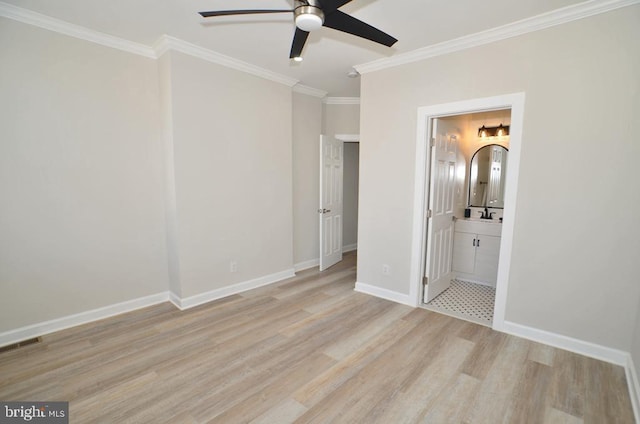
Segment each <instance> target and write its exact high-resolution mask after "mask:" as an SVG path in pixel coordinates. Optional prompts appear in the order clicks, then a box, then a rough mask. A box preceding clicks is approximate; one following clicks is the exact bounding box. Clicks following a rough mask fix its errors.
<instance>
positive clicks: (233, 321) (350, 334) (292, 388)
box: [0, 252, 633, 424]
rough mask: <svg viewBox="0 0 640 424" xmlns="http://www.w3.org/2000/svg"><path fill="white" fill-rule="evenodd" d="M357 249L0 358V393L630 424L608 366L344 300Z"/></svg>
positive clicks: (222, 411) (365, 419)
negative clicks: (263, 282)
mask: <svg viewBox="0 0 640 424" xmlns="http://www.w3.org/2000/svg"><path fill="white" fill-rule="evenodd" d="M356 261H357V255H356V254H355V252H353V253H349V254H346V255H345V257H344V260H343V261H342V262H340V263H338V264H337V265H335V266H334V267H332V268H331V269H329V270H328V271H324V272H319V271H318V269H317V268H316V269H309V270H305V271H303V272H301V273H300V274H299V276H297V277H294V278H290V279H287V280H283V281H280V282H278V283H275V284H272V285H269V286H265V287H261V288H258V289H256V290H251V291H248V292H244V293H241V294H236V295H233V296H229V297H227V298H224V299H219V300H216V301H214V302H209V303H206V304H203V305H199V306H197V307H195V308H191V309H188V310H185V311H180V310H178V309H176V308H175V307H174V306H173V305H171V304H169V303H163V304H158V305H155V306H152V307H149V308H144V309H140V310H137V311H133V312H129V313H126V314H122V315H118V316H114V317H111V318H107V319H104V320H100V321H96V322H92V323H89V324H85V325H81V326H78V327H75V328H70V329H67V330H64V331H60V332H56V333H52V334H48V335H45V336H44V337H42V341H41V342H40V343H35V344H32V345H28V346H25V347H22V348H19V349H16V350H13V351H6V352H2V353H0V399H2V400H33V401H53V400H67V401H69V402H70V404H69V406H70V416H71V422H78V423H116V422H117V423H132V424H140V423H154V424H155V423H164V422H166V423H205V422H224V423H231V424H235V423H246V422H252V423H254V424H256V423H263V424H264V423H275V424H281V423H291V422H298V423H329V422H334V423H367V424H369V423H381V424H390V423H393V424H396V423H417V422H425V423H431V424H433V423H474V424H476V423H480V424H482V423H490V424H496V423H501V422H504V423H517V424H519V423H551V424H555V423H568V424H580V423H583V424H585V423H598V424H600V423H632V422H633V410H632V407H631V402H630V398H629V394H628V391H627V384H626V380H625V374H624V370H623V369H622V367H619V366H615V365H611V364H608V363H604V362H601V361H598V360H595V359H590V358H586V357H583V356H580V355H576V354H574V353H570V352H566V351H562V350H560V349H556V348H553V347H550V346H545V345H541V344H538V343H534V342H530V341H527V340H524V339H520V338H517V337H513V336H509V335H506V334H502V333H497V332H495V331H493V330H491V329H490V328H487V327H484V326H479V325H476V324H473V323H469V322H466V321H460V320H457V319H455V318H452V317H448V316H444V315H441V314H438V313H435V312H431V311H427V310H424V309H421V308H415V309H412V308H409V307H407V306H403V305H398V304H395V303H392V302H389V301H386V300H383V299H379V298H375V297H371V296H368V295H365V294H362V293H356V292H354V290H353V289H354V284H355V278H356V276H355V272H356V267H355V264H356Z"/></svg>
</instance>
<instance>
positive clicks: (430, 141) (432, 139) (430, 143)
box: [429, 137, 436, 147]
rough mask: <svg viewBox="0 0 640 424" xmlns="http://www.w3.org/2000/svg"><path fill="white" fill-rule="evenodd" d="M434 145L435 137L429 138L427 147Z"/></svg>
mask: <svg viewBox="0 0 640 424" xmlns="http://www.w3.org/2000/svg"><path fill="white" fill-rule="evenodd" d="M435 145H436V139H435V137H431V140H429V147H433V146H435Z"/></svg>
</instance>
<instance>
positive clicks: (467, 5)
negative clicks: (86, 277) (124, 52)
mask: <svg viewBox="0 0 640 424" xmlns="http://www.w3.org/2000/svg"><path fill="white" fill-rule="evenodd" d="M4 1H5V2H6V3H10V4H13V5H15V6H18V7H21V8H25V9H29V10H32V11H35V12H39V13H42V14H45V15H48V16H51V17H54V18H57V19H61V20H64V21H67V22H69V23H73V24H76V25H81V26H84V27H87V28H89V29H93V30H96V31H100V32H103V33H106V34H110V35H113V36H116V37H120V38H124V39H126V40H130V41H134V42H137V43H141V44H145V45H147V46H151V45H153V44H154V43H155V42H156V41H157V40H158V38H159V37H160V36H161V35H163V34H167V35H170V36H173V37H176V38H179V39H182V40H184V41H187V42H190V43H193V44H197V45H199V46H201V47H204V48H207V49H210V50H213V51H215V52H218V53H222V54H224V55H227V56H231V57H233V58H236V59H239V60H242V61H245V62H248V63H251V64H253V65H257V66H259V67H262V68H265V69H268V70H270V71H273V72H276V73H279V74H282V75H286V76H289V77H292V78H295V79H297V80H300V82H301V83H302V84H304V85H307V86H310V87H313V88H317V89H320V90H324V91H327V92H328V93H329V96H333V97H358V96H359V95H360V81H359V78H355V79H351V78H347V76H346V74H347V72H349V71H350V70H351V69H352V67H353V66H354V65H358V64H363V63H367V62H371V61H373V60H376V59H380V58H385V57H391V56H393V55H397V54H399V53H406V52H409V51H412V50H415V49H418V48H421V47H426V46H430V45H434V44H436V43H440V42H444V41H448V40H452V39H455V38H458V37H462V36H465V35H470V34H474V33H478V32H481V31H484V30H487V29H490V28H495V27H498V26H502V25H505V24H509V23H512V22H516V21H519V20H521V19H526V18H529V17H532V16H536V15H539V14H542V13H545V12H550V11H552V10H556V9H559V8H562V7H565V6H569V5H572V4H576V3H581V0H518V1H514V0H486V1H478V0H353V1H352V2H350V3H348V4H346V5H345V6H343V7H342V8H340V10H342V11H343V12H345V13H348V14H350V15H353V16H354V17H356V18H358V19H360V20H362V21H365V22H367V23H368V24H370V25H373V26H375V27H377V28H379V29H381V30H382V31H384V32H387V33H389V34H390V35H392V36H394V37H396V38H397V39H398V40H399V41H398V42H397V43H396V44H395V45H394V46H393V47H392V48H387V47H384V46H380V45H378V44H375V43H373V42H371V41H368V40H364V39H361V38H358V37H355V36H352V35H349V34H344V33H341V32H338V31H335V30H332V29H329V28H322V29H320V30H319V31H317V32H313V33H311V34H310V36H309V39H308V40H307V43H306V45H305V48H304V50H303V56H304V61H303V62H302V63H295V62H293V61H291V60H289V50H290V48H291V40H292V37H293V32H294V30H295V26H294V24H293V17H292V14H287V13H284V14H277V15H275V14H272V15H243V16H230V17H218V18H208V19H205V18H201V17H200V15H198V13H197V12H199V11H208V10H224V9H245V8H246V9H290V8H292V5H293V0H189V1H185V0H160V1H158V0H153V1H152V0H108V1H105V0H55V1H52V0H4Z"/></svg>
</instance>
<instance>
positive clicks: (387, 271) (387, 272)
mask: <svg viewBox="0 0 640 424" xmlns="http://www.w3.org/2000/svg"><path fill="white" fill-rule="evenodd" d="M382 275H391V267H390V266H389V265H387V264H383V265H382Z"/></svg>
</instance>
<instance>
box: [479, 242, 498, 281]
mask: <svg viewBox="0 0 640 424" xmlns="http://www.w3.org/2000/svg"><path fill="white" fill-rule="evenodd" d="M478 240H479V243H478V242H476V264H475V274H476V275H477V276H478V279H480V280H482V281H486V282H488V283H492V284H495V283H496V281H498V259H499V258H500V237H494V236H485V235H479V236H478Z"/></svg>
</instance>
